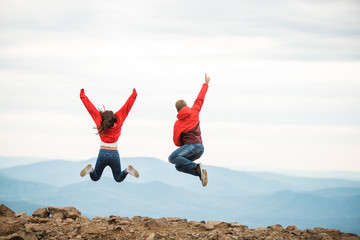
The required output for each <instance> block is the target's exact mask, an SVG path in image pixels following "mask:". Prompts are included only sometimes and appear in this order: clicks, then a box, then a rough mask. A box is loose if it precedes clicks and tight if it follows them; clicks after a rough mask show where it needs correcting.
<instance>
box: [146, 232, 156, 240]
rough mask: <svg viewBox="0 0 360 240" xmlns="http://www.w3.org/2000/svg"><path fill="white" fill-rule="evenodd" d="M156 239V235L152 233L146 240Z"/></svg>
mask: <svg viewBox="0 0 360 240" xmlns="http://www.w3.org/2000/svg"><path fill="white" fill-rule="evenodd" d="M154 239H155V233H151V234H150V235H149V237H148V238H146V240H154Z"/></svg>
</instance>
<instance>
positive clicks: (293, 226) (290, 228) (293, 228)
mask: <svg viewBox="0 0 360 240" xmlns="http://www.w3.org/2000/svg"><path fill="white" fill-rule="evenodd" d="M293 230H298V228H297V227H296V226H295V225H290V226H287V228H286V231H293Z"/></svg>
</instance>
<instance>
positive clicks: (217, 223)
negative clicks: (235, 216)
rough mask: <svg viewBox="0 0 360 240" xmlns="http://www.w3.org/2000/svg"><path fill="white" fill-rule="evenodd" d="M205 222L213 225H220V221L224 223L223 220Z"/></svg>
mask: <svg viewBox="0 0 360 240" xmlns="http://www.w3.org/2000/svg"><path fill="white" fill-rule="evenodd" d="M207 223H208V224H211V225H214V226H215V227H216V226H217V225H220V224H221V223H224V222H220V221H208V222H207Z"/></svg>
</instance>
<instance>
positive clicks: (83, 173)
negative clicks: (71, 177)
mask: <svg viewBox="0 0 360 240" xmlns="http://www.w3.org/2000/svg"><path fill="white" fill-rule="evenodd" d="M91 168H92V167H91V164H88V165H87V166H86V167H85V168H84V169H83V170H82V171H81V172H80V176H81V177H83V176H85V175H86V173H87V172H88V171H89V170H90V169H91Z"/></svg>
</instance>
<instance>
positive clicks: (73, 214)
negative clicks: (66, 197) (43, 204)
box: [48, 206, 81, 220]
mask: <svg viewBox="0 0 360 240" xmlns="http://www.w3.org/2000/svg"><path fill="white" fill-rule="evenodd" d="M48 210H49V213H50V214H51V215H52V218H54V219H64V218H72V219H74V220H76V219H77V218H80V217H81V213H80V211H79V210H77V209H76V208H74V207H54V206H51V207H48Z"/></svg>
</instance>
